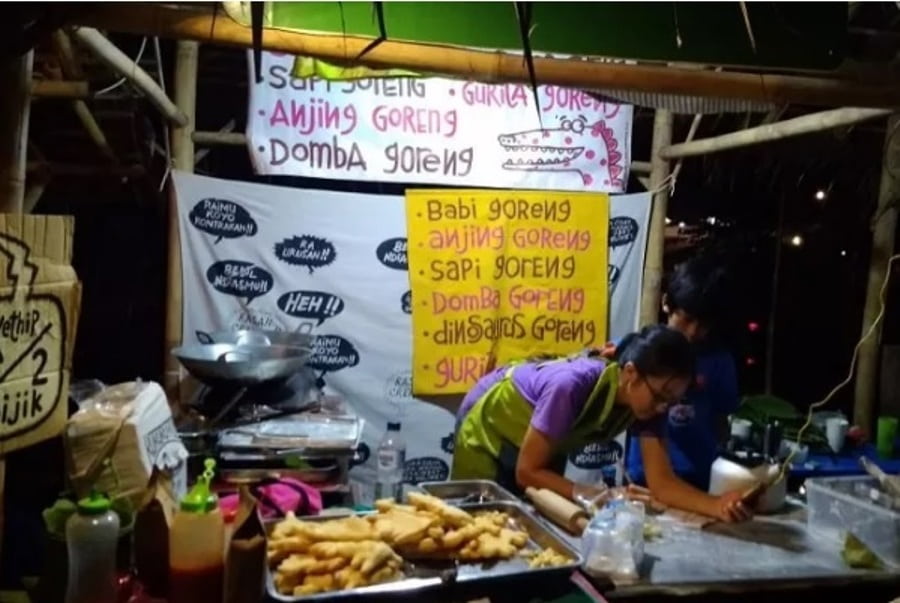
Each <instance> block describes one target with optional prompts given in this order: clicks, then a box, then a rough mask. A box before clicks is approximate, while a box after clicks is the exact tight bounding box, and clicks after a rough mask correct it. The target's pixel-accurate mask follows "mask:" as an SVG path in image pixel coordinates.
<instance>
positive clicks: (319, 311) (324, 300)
mask: <svg viewBox="0 0 900 603" xmlns="http://www.w3.org/2000/svg"><path fill="white" fill-rule="evenodd" d="M277 303H278V308H279V309H280V310H281V311H282V312H284V313H285V314H287V315H288V316H293V317H294V318H311V319H314V320H318V321H319V324H318V325H316V326H321V325H322V323H323V322H325V319H326V318H334V317H335V316H337V315H338V314H340V313H341V312H343V310H344V300H342V299H341V298H340V297H338V296H337V295H334V294H333V293H325V292H324V291H288V292H287V293H285V294H284V295H282V296H281V297H279V298H278V302H277Z"/></svg>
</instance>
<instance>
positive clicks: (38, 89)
mask: <svg viewBox="0 0 900 603" xmlns="http://www.w3.org/2000/svg"><path fill="white" fill-rule="evenodd" d="M90 95H91V90H90V86H88V83H87V82H81V81H63V80H34V81H33V82H31V96H33V97H35V98H87V97H89V96H90Z"/></svg>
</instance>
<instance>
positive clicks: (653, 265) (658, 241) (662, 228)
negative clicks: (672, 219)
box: [640, 109, 672, 326]
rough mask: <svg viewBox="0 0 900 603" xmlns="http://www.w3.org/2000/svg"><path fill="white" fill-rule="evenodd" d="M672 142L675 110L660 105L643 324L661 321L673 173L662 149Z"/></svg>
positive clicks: (655, 118)
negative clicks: (664, 255) (670, 176)
mask: <svg viewBox="0 0 900 603" xmlns="http://www.w3.org/2000/svg"><path fill="white" fill-rule="evenodd" d="M671 142H672V113H671V111H669V110H667V109H657V110H656V112H655V114H654V116H653V143H652V145H651V146H652V151H651V157H652V158H653V159H652V160H651V165H652V166H653V170H652V171H651V172H650V190H651V191H652V192H653V209H652V210H651V212H650V230H649V232H648V234H647V253H646V256H645V258H644V280H643V283H642V284H641V315H640V316H641V318H640V320H641V322H640V324H641V326H645V325H652V324H656V323H657V322H659V311H660V299H661V297H662V296H661V291H660V287H661V284H662V276H663V251H664V250H665V244H666V213H667V211H668V209H669V187H668V186H666V181H667V180H668V178H669V175H670V171H669V170H670V165H669V160H668V159H665V158H663V157H662V156H661V155H660V153H659V151H660V150H661V149H662V148H664V147H667V146H668V145H669V144H671Z"/></svg>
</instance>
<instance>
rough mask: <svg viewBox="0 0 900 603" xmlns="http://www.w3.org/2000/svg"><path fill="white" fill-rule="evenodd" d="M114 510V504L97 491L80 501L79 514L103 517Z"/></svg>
mask: <svg viewBox="0 0 900 603" xmlns="http://www.w3.org/2000/svg"><path fill="white" fill-rule="evenodd" d="M110 508H112V502H111V501H110V500H109V499H108V498H106V497H105V496H103V495H102V494H100V493H99V492H97V491H91V495H90V496H88V497H87V498H82V499H81V500H79V501H78V512H79V513H81V514H82V515H102V514H103V513H106V512H107V511H109V510H110Z"/></svg>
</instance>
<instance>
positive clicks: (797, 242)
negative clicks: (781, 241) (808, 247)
mask: <svg viewBox="0 0 900 603" xmlns="http://www.w3.org/2000/svg"><path fill="white" fill-rule="evenodd" d="M791 245H793V246H794V247H800V246H801V245H803V237H801V236H800V235H798V234H795V235H794V236H792V237H791Z"/></svg>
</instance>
